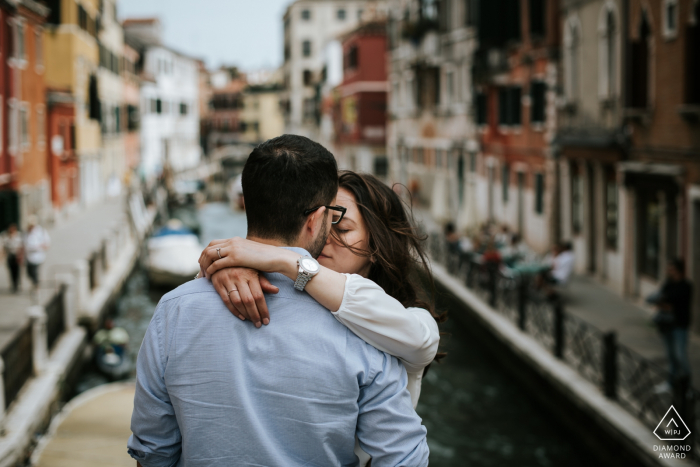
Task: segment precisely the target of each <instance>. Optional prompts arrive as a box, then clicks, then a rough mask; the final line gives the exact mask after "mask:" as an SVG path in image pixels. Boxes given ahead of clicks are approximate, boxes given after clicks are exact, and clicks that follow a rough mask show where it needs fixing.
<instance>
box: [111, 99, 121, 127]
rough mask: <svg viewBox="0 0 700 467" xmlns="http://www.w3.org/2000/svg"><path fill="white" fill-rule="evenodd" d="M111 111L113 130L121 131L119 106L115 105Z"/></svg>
mask: <svg viewBox="0 0 700 467" xmlns="http://www.w3.org/2000/svg"><path fill="white" fill-rule="evenodd" d="M112 112H114V132H115V133H121V131H122V109H121V107H120V106H118V105H115V106H114V107H113V108H112Z"/></svg>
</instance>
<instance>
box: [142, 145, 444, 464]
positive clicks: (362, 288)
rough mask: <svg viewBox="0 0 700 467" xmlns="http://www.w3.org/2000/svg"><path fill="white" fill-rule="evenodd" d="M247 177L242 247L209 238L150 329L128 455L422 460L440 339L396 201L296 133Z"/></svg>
mask: <svg viewBox="0 0 700 467" xmlns="http://www.w3.org/2000/svg"><path fill="white" fill-rule="evenodd" d="M242 181H243V194H244V196H245V201H246V216H247V220H248V234H247V239H241V238H233V239H230V240H221V241H214V242H212V243H210V244H209V246H208V247H207V248H206V249H205V250H204V252H203V253H202V256H201V258H200V265H201V267H202V271H203V272H204V274H200V275H204V276H205V277H202V278H199V279H196V280H193V281H191V282H189V283H187V284H185V285H183V286H181V287H179V288H177V289H175V290H173V291H172V292H170V293H168V294H167V295H165V296H164V297H163V298H162V299H161V301H160V303H159V304H158V307H157V308H156V311H155V313H154V316H153V319H152V321H151V323H150V325H149V327H148V331H147V333H146V336H145V338H144V341H143V344H142V346H141V350H140V352H139V356H138V362H137V376H136V395H135V398H134V412H133V415H132V421H131V429H132V432H133V435H132V436H131V438H130V439H129V443H128V448H129V453H130V454H131V456H132V457H133V458H134V459H136V460H137V461H138V463H139V464H140V465H142V466H143V467H150V466H175V465H178V466H180V465H182V466H237V465H244V466H245V465H251V466H301V465H304V466H323V467H326V466H351V465H352V466H356V465H363V466H364V465H367V463H368V462H371V464H372V466H374V467H377V466H425V465H428V446H427V443H426V429H425V427H423V426H422V425H421V419H420V418H419V417H418V415H417V414H416V412H415V406H416V404H417V402H418V397H419V395H420V387H421V378H422V375H423V372H424V370H425V368H426V367H427V366H428V365H429V364H430V363H431V362H432V361H433V360H434V359H435V358H436V355H437V347H438V343H439V332H438V327H437V323H436V317H435V315H434V313H431V311H428V310H429V306H428V305H427V304H425V303H422V302H421V301H420V300H419V298H418V296H417V290H416V287H415V285H414V284H413V272H415V270H416V267H420V268H423V269H424V271H425V272H426V273H429V271H428V268H427V263H426V260H425V255H424V253H423V251H422V247H421V244H420V240H419V237H418V236H417V234H416V231H415V228H414V226H413V225H412V223H411V220H410V218H409V217H408V215H407V213H406V211H405V209H404V206H403V203H402V202H401V200H400V199H399V197H398V195H397V194H396V193H394V192H393V191H392V190H391V189H390V188H389V187H387V186H386V185H384V184H383V183H381V182H380V181H378V180H377V179H375V178H374V177H372V176H369V175H360V174H355V173H352V172H341V173H340V176H339V175H338V168H337V165H336V162H335V158H334V157H333V155H332V154H331V153H330V152H328V151H327V150H326V149H325V148H324V147H323V146H321V145H319V144H317V143H315V142H313V141H311V140H309V139H307V138H304V137H301V136H293V135H284V136H280V137H278V138H274V139H272V140H269V141H267V142H265V143H263V144H261V145H259V146H258V147H256V148H255V149H254V150H253V152H252V153H251V154H250V156H249V158H248V161H247V162H246V165H245V167H244V169H243V177H242ZM227 309H228V310H227ZM232 314H233V315H234V316H232ZM370 458H371V461H370Z"/></svg>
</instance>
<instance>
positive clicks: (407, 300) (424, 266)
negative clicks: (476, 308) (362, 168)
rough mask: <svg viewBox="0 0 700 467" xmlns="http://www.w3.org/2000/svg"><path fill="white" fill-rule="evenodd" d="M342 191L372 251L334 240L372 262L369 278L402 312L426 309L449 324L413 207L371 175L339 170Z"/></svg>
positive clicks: (335, 233)
mask: <svg viewBox="0 0 700 467" xmlns="http://www.w3.org/2000/svg"><path fill="white" fill-rule="evenodd" d="M395 186H400V185H395ZM339 188H343V189H345V190H347V191H349V192H350V193H352V194H353V196H354V197H355V202H356V203H357V207H358V209H359V210H360V214H361V215H362V218H363V220H364V222H365V226H366V227H367V231H368V232H369V242H368V245H369V247H368V249H367V250H360V249H357V248H355V247H353V246H352V245H348V244H347V243H346V242H345V241H344V240H343V238H342V237H341V236H339V235H338V233H337V232H336V231H335V230H333V231H332V233H331V235H332V237H333V239H334V240H335V241H337V242H338V243H340V244H341V245H343V246H344V247H346V248H348V249H349V250H350V251H352V252H353V253H354V254H356V255H358V256H365V257H368V258H370V260H371V262H372V263H371V266H370V270H369V275H368V276H367V278H368V279H370V280H372V281H373V282H374V283H376V284H377V285H379V286H380V287H381V288H382V289H384V292H386V293H387V294H388V295H390V296H391V297H393V298H395V299H396V300H398V301H399V302H401V304H402V305H403V306H404V307H418V308H425V309H426V310H428V311H429V312H430V314H432V315H433V317H434V318H435V320H436V321H437V322H438V323H441V322H443V321H445V314H444V313H443V314H437V313H436V312H435V304H434V296H435V287H434V284H433V276H432V273H431V271H430V265H429V262H428V258H427V255H426V253H425V249H424V248H423V242H424V240H425V237H423V236H421V235H419V234H418V232H417V230H416V227H415V222H414V219H413V214H412V211H411V208H410V206H407V205H405V203H404V202H403V201H402V200H401V198H400V197H399V195H398V194H397V193H396V192H394V190H393V189H392V188H389V187H388V186H387V185H386V184H384V183H383V182H382V181H380V180H379V179H377V178H376V177H374V176H373V175H369V174H360V173H355V172H351V171H341V172H340V173H339ZM419 275H421V276H423V277H424V278H425V279H427V282H428V283H429V284H430V287H429V288H430V290H429V298H428V301H427V302H426V301H425V300H422V299H421V298H420V297H419V296H418V286H417V284H416V280H417V279H418V276H419ZM444 356H445V354H444V353H438V354H437V355H436V356H435V360H440V359H441V358H442V357H444Z"/></svg>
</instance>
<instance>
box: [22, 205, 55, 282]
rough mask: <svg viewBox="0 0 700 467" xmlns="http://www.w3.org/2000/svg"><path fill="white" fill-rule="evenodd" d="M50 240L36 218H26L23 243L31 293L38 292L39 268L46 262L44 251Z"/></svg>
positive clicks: (47, 247)
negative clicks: (25, 234) (25, 233)
mask: <svg viewBox="0 0 700 467" xmlns="http://www.w3.org/2000/svg"><path fill="white" fill-rule="evenodd" d="M50 244H51V239H50V238H49V234H48V232H46V230H44V228H43V227H42V226H40V225H39V223H38V220H37V217H36V216H33V215H32V216H29V217H28V218H27V238H26V240H25V242H24V248H25V251H26V259H27V275H28V276H29V279H30V280H31V281H32V292H33V293H34V294H36V292H37V291H38V290H39V266H41V265H42V264H43V263H44V261H46V250H48V249H49V245H50Z"/></svg>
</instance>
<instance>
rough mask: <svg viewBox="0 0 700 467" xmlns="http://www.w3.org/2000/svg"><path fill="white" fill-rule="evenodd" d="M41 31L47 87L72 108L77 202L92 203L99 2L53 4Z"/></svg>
mask: <svg viewBox="0 0 700 467" xmlns="http://www.w3.org/2000/svg"><path fill="white" fill-rule="evenodd" d="M47 4H48V6H49V7H50V8H51V13H50V14H49V17H48V21H47V24H46V27H45V28H44V45H45V47H44V61H45V65H46V85H47V86H49V87H51V88H52V89H63V90H66V91H67V92H69V93H70V94H71V95H72V96H73V99H74V102H75V154H76V157H77V159H78V165H79V175H78V177H79V180H80V190H79V192H80V201H81V203H82V204H83V205H91V204H94V203H97V202H98V201H99V200H100V199H102V196H103V194H104V181H103V180H102V179H101V166H102V164H101V160H102V137H101V131H100V125H101V120H102V110H101V109H102V107H101V103H100V95H99V84H98V80H99V79H98V72H99V70H98V69H99V45H98V40H97V35H98V31H97V27H98V17H99V2H98V0H79V1H73V0H53V1H50V2H48V3H47Z"/></svg>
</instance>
